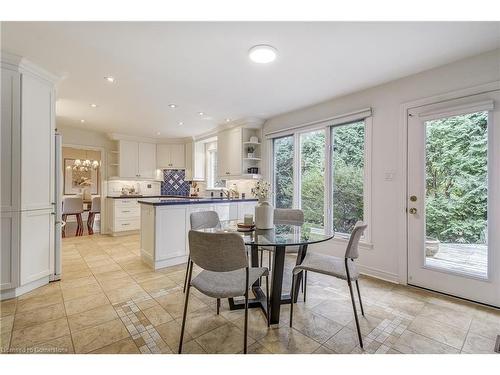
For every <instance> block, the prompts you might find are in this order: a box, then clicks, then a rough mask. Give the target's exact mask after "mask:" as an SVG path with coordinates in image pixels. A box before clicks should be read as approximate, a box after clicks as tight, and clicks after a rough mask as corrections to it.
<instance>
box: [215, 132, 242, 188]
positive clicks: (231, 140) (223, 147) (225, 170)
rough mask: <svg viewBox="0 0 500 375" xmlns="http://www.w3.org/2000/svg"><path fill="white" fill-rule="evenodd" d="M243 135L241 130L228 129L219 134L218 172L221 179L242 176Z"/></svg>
mask: <svg viewBox="0 0 500 375" xmlns="http://www.w3.org/2000/svg"><path fill="white" fill-rule="evenodd" d="M241 134H242V131H241V128H233V129H228V130H224V131H221V132H219V133H218V134H217V172H218V175H219V177H221V178H224V177H234V176H241V174H242V170H241V167H242V165H241V161H242V138H241Z"/></svg>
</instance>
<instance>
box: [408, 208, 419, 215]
mask: <svg viewBox="0 0 500 375" xmlns="http://www.w3.org/2000/svg"><path fill="white" fill-rule="evenodd" d="M408 212H409V213H410V214H412V215H415V214H416V213H417V209H416V208H415V207H412V208H410V209H409V211H408Z"/></svg>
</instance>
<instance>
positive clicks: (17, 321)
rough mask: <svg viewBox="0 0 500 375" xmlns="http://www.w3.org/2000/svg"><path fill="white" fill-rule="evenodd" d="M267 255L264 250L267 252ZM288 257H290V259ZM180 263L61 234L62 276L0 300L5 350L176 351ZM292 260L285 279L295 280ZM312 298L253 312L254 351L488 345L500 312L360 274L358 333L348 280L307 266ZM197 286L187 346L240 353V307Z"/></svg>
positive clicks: (120, 242) (130, 239) (462, 349)
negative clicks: (164, 264)
mask: <svg viewBox="0 0 500 375" xmlns="http://www.w3.org/2000/svg"><path fill="white" fill-rule="evenodd" d="M264 258H267V257H264ZM288 261H289V263H290V266H291V264H292V262H293V258H292V257H291V258H290V259H288ZM184 272H185V271H184V265H181V266H176V267H170V268H167V269H163V270H161V271H160V272H152V271H151V269H150V268H149V267H148V266H146V265H145V264H143V263H142V262H141V259H140V257H139V237H138V236H137V235H134V236H127V237H118V238H113V237H107V236H99V235H95V236H87V237H74V238H66V239H65V240H64V241H63V280H62V281H60V282H55V283H51V284H49V285H47V286H44V287H42V288H39V289H37V290H35V291H32V292H30V293H28V294H25V295H23V296H21V297H19V298H17V299H11V300H7V301H3V302H1V304H0V307H1V309H0V311H1V318H0V328H1V336H0V350H1V352H2V353H8V352H10V353H173V352H176V351H177V345H178V339H179V331H180V322H181V318H182V307H183V293H182V283H183V280H184ZM289 278H290V277H289V270H288V272H287V275H286V277H285V287H289V285H290V282H289V281H290V280H289ZM308 279H309V280H308V281H309V283H308V300H307V303H304V302H302V301H300V302H299V303H298V304H297V305H296V306H297V307H296V309H295V314H294V328H293V329H290V328H289V327H288V324H287V323H288V321H289V318H288V314H289V306H286V305H285V306H283V307H282V312H281V323H280V325H279V326H273V327H271V328H267V326H266V322H265V318H264V316H263V315H262V313H261V311H260V310H257V309H251V310H250V313H249V339H248V344H249V351H250V352H251V353H322V354H333V353H492V352H493V348H494V343H495V340H496V337H497V335H498V334H500V312H499V311H498V310H493V309H488V308H486V307H482V306H479V305H475V304H470V303H467V302H464V301H460V300H456V299H453V298H449V297H445V296H441V295H439V294H434V293H430V292H426V291H422V290H419V289H415V288H410V287H403V286H398V285H394V284H391V283H387V282H384V281H380V280H376V279H372V278H367V277H364V278H362V279H361V281H360V284H361V293H362V296H363V302H364V305H365V317H361V318H360V322H361V329H362V334H363V336H364V342H365V348H364V350H362V349H361V348H360V347H359V345H358V341H357V337H356V331H355V325H354V321H353V315H352V310H351V305H350V300H349V295H348V290H347V287H346V285H345V282H343V281H341V280H335V279H332V278H328V277H323V276H317V275H310V276H309V278H308ZM215 311H216V305H215V300H213V299H211V298H207V297H205V296H203V295H201V294H200V293H198V292H197V291H193V294H192V297H191V299H190V305H189V315H188V320H187V332H186V335H185V344H184V352H185V353H238V352H241V350H242V347H243V345H242V341H243V340H242V337H243V336H242V334H243V311H242V310H239V311H229V310H228V306H227V301H224V302H223V306H222V311H221V314H220V315H216V313H215Z"/></svg>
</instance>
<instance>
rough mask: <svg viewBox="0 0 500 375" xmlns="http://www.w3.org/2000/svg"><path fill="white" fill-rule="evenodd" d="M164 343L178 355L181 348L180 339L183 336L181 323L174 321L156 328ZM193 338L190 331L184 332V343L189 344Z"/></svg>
mask: <svg viewBox="0 0 500 375" xmlns="http://www.w3.org/2000/svg"><path fill="white" fill-rule="evenodd" d="M155 328H156V330H157V331H158V333H159V334H160V336H161V338H162V339H163V341H165V342H166V343H167V345H168V346H169V347H170V348H171V349H172V350H173V351H174V352H175V353H176V352H177V348H178V347H179V338H180V336H181V323H179V322H177V321H176V320H172V321H170V322H168V323H165V324H162V325H159V326H157V327H155ZM192 339H193V337H192V336H191V335H190V334H189V332H188V331H185V332H184V343H186V342H189V341H191V340H192Z"/></svg>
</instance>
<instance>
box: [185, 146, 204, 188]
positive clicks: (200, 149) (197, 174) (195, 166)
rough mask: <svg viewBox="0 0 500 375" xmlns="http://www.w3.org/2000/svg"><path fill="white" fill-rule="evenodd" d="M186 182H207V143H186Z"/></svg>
mask: <svg viewBox="0 0 500 375" xmlns="http://www.w3.org/2000/svg"><path fill="white" fill-rule="evenodd" d="M186 180H188V181H205V142H202V141H197V142H189V143H186Z"/></svg>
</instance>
